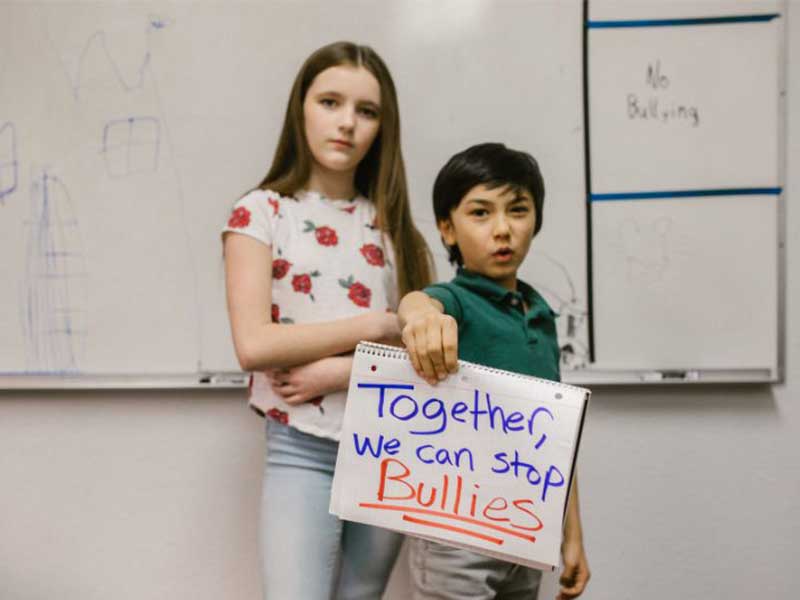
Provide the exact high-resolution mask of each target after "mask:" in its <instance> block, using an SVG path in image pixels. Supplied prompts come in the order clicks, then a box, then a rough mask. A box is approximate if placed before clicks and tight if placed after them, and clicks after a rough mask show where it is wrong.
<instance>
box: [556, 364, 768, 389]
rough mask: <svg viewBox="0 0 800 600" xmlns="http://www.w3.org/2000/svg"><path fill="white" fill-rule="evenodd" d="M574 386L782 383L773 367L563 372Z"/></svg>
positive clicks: (566, 379)
mask: <svg viewBox="0 0 800 600" xmlns="http://www.w3.org/2000/svg"><path fill="white" fill-rule="evenodd" d="M562 378H563V380H564V383H571V384H574V385H636V384H639V385H641V384H647V385H649V384H655V385H675V384H690V383H780V382H781V378H780V376H779V375H778V373H777V372H775V371H773V370H771V369H686V370H682V369H663V370H659V369H624V370H623V369H596V368H591V367H590V368H588V369H583V370H579V371H568V372H565V373H563V377H562Z"/></svg>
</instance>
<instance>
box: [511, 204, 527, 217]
mask: <svg viewBox="0 0 800 600" xmlns="http://www.w3.org/2000/svg"><path fill="white" fill-rule="evenodd" d="M529 211H530V208H528V207H527V206H525V205H524V204H521V205H519V206H514V207H512V208H511V212H514V213H517V214H522V215H524V214H527V213H528V212H529Z"/></svg>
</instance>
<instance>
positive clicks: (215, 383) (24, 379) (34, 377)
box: [0, 372, 249, 390]
mask: <svg viewBox="0 0 800 600" xmlns="http://www.w3.org/2000/svg"><path fill="white" fill-rule="evenodd" d="M248 379H249V376H248V375H247V373H239V372H230V373H195V374H193V375H186V374H184V375H178V374H169V373H164V374H151V375H113V374H109V375H89V374H75V375H68V374H66V375H65V374H63V373H58V374H24V373H14V374H7V373H0V390H116V389H120V390H121V389H151V390H161V389H192V388H195V389H211V388H244V387H246V386H247V382H248Z"/></svg>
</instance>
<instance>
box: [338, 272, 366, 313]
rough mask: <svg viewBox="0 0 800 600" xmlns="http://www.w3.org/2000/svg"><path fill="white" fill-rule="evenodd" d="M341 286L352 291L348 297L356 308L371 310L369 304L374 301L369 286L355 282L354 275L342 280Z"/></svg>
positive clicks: (340, 281)
mask: <svg viewBox="0 0 800 600" xmlns="http://www.w3.org/2000/svg"><path fill="white" fill-rule="evenodd" d="M339 285H341V286H342V287H343V288H346V289H348V290H350V291H349V293H348V294H347V297H348V298H350V300H351V301H352V302H353V304H355V305H356V306H361V307H364V308H369V303H370V300H371V299H372V290H370V289H369V288H368V287H367V286H365V285H364V284H363V283H361V282H360V281H354V280H353V276H352V275H350V277H348V278H347V279H340V280H339Z"/></svg>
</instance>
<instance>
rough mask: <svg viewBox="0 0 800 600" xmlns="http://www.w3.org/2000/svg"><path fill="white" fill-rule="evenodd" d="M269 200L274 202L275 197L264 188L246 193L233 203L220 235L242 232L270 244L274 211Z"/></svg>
mask: <svg viewBox="0 0 800 600" xmlns="http://www.w3.org/2000/svg"><path fill="white" fill-rule="evenodd" d="M270 200H272V202H273V203H275V202H276V201H277V198H272V196H271V194H270V192H267V191H265V190H253V191H252V192H249V193H247V194H246V195H245V196H243V197H242V198H241V199H240V200H239V201H238V202H236V204H234V205H233V208H232V209H231V212H230V214H229V215H228V222H227V223H226V224H225V226H224V227H223V228H222V235H223V236H224V235H225V234H226V233H229V232H234V233H243V234H245V235H248V236H250V237H252V238H255V239H257V240H258V241H260V242H263V243H264V244H267V245H268V246H271V245H272V239H273V231H272V226H273V223H272V214H273V212H274V211H273V207H272V206H271V205H270Z"/></svg>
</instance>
